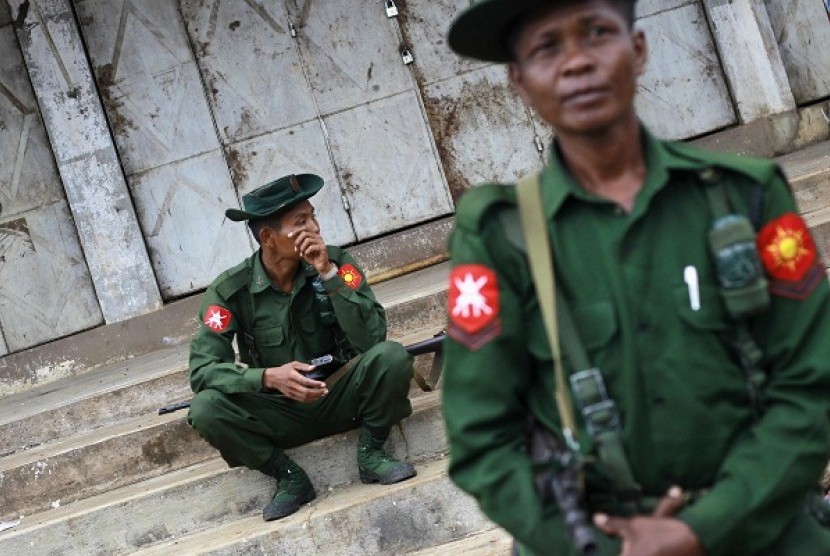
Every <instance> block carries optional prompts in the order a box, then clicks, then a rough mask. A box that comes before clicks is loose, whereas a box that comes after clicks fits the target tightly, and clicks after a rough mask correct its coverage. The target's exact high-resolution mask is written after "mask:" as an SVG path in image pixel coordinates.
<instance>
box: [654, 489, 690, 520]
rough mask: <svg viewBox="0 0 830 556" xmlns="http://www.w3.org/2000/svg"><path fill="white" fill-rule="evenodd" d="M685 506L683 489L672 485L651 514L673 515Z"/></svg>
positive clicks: (659, 515)
mask: <svg viewBox="0 0 830 556" xmlns="http://www.w3.org/2000/svg"><path fill="white" fill-rule="evenodd" d="M682 507H683V489H681V488H680V487H679V486H673V487H671V488H670V489H669V490H668V491H667V492H666V494H665V496H663V498H661V499H660V502H659V503H658V504H657V507H656V508H654V512H652V514H651V515H653V516H654V517H672V516H674V514H676V513H677V512H678V511H679V510H680V508H682Z"/></svg>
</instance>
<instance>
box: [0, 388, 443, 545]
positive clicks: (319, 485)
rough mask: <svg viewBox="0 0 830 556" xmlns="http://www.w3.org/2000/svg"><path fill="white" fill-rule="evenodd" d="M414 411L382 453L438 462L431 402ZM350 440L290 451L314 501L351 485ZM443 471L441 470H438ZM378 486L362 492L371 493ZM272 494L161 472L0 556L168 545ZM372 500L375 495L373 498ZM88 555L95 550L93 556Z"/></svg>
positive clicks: (18, 537)
mask: <svg viewBox="0 0 830 556" xmlns="http://www.w3.org/2000/svg"><path fill="white" fill-rule="evenodd" d="M423 402H428V403H420V404H419V405H420V406H421V407H418V408H417V412H416V414H415V415H413V417H411V418H410V419H407V420H405V421H404V422H403V428H402V431H401V430H398V431H395V432H394V433H393V436H392V439H391V440H390V442H389V451H390V452H392V453H393V454H395V455H396V456H397V457H402V458H406V459H408V460H409V461H412V462H413V463H415V464H416V466H417V469H418V470H419V473H420V470H421V465H422V464H423V463H424V462H428V461H443V458H444V451H445V449H446V439H445V437H444V434H443V424H442V423H441V421H440V411H439V408H438V399H437V395H436V394H433V395H431V399H429V400H427V399H426V398H425V399H424V400H423ZM356 437H357V434H356V432H352V433H347V434H345V435H337V436H333V437H329V438H324V439H321V440H319V441H317V442H313V443H311V444H308V445H306V446H302V447H300V448H297V449H295V450H291V451H289V453H290V454H291V456H292V457H293V458H294V459H295V460H296V461H297V462H298V463H299V464H300V465H301V466H302V467H303V468H304V469H305V470H306V472H307V473H308V474H309V476H310V477H311V480H312V482H313V483H314V485H315V488H316V490H317V493H318V496H323V495H326V494H328V493H330V492H334V491H340V490H342V489H343V487H344V485H347V484H351V483H354V482H355V481H356V480H357V470H356V463H355V445H356ZM441 465H442V466H443V465H446V464H445V463H442V464H441ZM373 487H374V489H377V488H378V487H377V485H367V486H364V487H363V488H365V489H368V490H369V491H372V490H373ZM273 490H274V481H273V479H271V478H269V477H266V476H265V475H262V474H261V473H258V472H256V471H250V470H248V469H244V468H238V469H228V467H227V465H226V464H225V463H224V461H222V460H221V459H219V458H216V457H214V458H212V459H210V460H208V461H205V462H203V463H199V464H196V465H191V466H188V467H185V468H182V469H177V470H174V471H168V472H166V473H164V474H163V475H160V476H158V477H154V478H152V479H148V480H144V481H141V482H137V483H134V484H131V485H127V486H124V487H120V488H114V489H111V490H107V491H105V492H102V493H101V494H98V495H96V496H91V497H86V498H83V499H81V500H78V501H76V502H72V503H70V504H62V505H60V506H59V507H56V508H52V509H49V510H46V511H43V512H40V513H38V514H35V515H32V516H28V517H26V516H24V517H23V518H22V519H21V523H20V524H19V525H18V526H16V527H14V528H13V529H11V530H9V531H6V532H3V533H0V553H2V554H21V553H23V551H24V549H26V548H27V547H29V548H36V551H37V553H38V554H56V553H61V554H89V553H96V554H117V553H124V552H130V551H133V550H136V549H138V548H141V547H142V546H144V545H146V544H150V543H153V542H156V541H159V540H163V539H167V538H178V537H181V536H183V535H185V534H189V533H192V532H194V531H202V530H207V529H213V528H215V527H219V526H222V525H224V524H227V523H230V522H232V521H234V520H236V519H240V518H245V517H252V516H259V515H260V512H261V509H262V507H263V506H265V504H266V503H267V502H268V500H269V499H270V497H271V495H272V494H273ZM373 495H374V494H373ZM93 548H94V550H93Z"/></svg>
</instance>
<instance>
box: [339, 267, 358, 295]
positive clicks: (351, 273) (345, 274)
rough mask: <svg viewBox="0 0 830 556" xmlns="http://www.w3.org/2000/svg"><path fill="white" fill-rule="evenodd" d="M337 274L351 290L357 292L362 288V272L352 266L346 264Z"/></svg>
mask: <svg viewBox="0 0 830 556" xmlns="http://www.w3.org/2000/svg"><path fill="white" fill-rule="evenodd" d="M337 274H339V275H340V277H341V278H343V281H344V282H346V285H347V286H349V287H350V288H351V289H353V290H356V289H357V288H359V287H360V284H362V283H363V276H361V275H360V272H359V271H358V270H357V269H356V268H355V267H354V266H353V265H350V264H344V265H343V266H341V267H340V270H338V271H337Z"/></svg>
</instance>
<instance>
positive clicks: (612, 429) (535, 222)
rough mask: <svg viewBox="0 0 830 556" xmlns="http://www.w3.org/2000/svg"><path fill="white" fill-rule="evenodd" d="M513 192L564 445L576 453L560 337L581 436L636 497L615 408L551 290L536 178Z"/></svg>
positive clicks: (529, 178) (565, 309) (618, 482)
mask: <svg viewBox="0 0 830 556" xmlns="http://www.w3.org/2000/svg"><path fill="white" fill-rule="evenodd" d="M516 192H517V198H518V203H519V217H520V218H519V219H520V220H521V223H522V230H523V232H524V236H525V237H524V239H525V244H526V245H527V255H528V263H529V265H530V271H531V274H532V276H533V282H534V284H535V286H536V294H537V299H538V301H539V309H540V311H541V312H542V319H543V321H544V323H545V331H546V332H547V336H548V342H549V344H550V348H551V354H552V356H553V372H554V378H555V384H556V386H555V387H556V391H555V392H554V398H555V399H556V407H557V411H558V412H559V418H560V420H561V422H562V429H563V433H564V435H565V440H566V441H568V442H569V444H571V448H572V449H575V450H579V446H578V444H577V442H576V441H577V429H576V419H575V415H574V409H573V404H572V401H571V395H570V389H569V384H568V382H569V381H568V379H567V378H566V373H565V369H564V366H563V365H562V354H561V350H560V335H561V340H562V344H563V346H564V348H565V351H566V352H567V354H568V357H569V358H570V360H571V363H572V364H573V366H574V368H576V369H579V370H580V371H579V372H576V373H574V374H573V375H572V376H571V377H570V383H571V384H572V385H573V389H574V391H573V394H574V396H575V398H576V400H577V402H578V403H579V405H580V408H581V413H582V416H583V419H584V421H585V428H586V431H587V432H588V434H589V435H590V436H591V438H592V440H593V441H594V444H595V445H596V447H597V455H598V457H599V463H600V464H601V465H602V467H603V468H604V469H605V471H606V472H607V473H608V476H609V478H610V479H611V480H612V481H613V483H614V485H615V488H616V490H617V491H618V492H627V493H634V494H639V492H640V491H641V489H640V486H639V485H638V484H637V482H636V481H635V480H634V475H633V473H632V472H631V466H630V465H629V463H628V459H627V457H626V455H625V450H624V447H623V439H622V425H621V420H620V418H619V411H618V409H617V406H616V404H615V402H614V400H612V399H611V398H610V397H609V396H608V394H607V391H606V389H605V384H604V381H603V379H602V375H601V373H600V371H599V369H597V368H593V367H591V365H590V363H589V360H588V356H587V353H586V351H585V348H584V347H583V344H582V342H581V340H580V338H579V333H578V331H577V329H576V327H575V325H574V322H573V318H572V316H571V313H570V309H569V307H568V303H567V301H566V299H565V297H564V295H563V294H562V292H561V291H560V290H559V289H558V288H557V287H556V272H555V269H554V265H553V255H552V249H551V244H550V235H549V230H548V228H547V224H546V222H545V215H544V207H543V204H542V194H541V183H540V175H539V174H538V173H536V174H532V175H530V176H527V177H525V178H523V179H521V180H520V181H519V182H518V183H517V185H516Z"/></svg>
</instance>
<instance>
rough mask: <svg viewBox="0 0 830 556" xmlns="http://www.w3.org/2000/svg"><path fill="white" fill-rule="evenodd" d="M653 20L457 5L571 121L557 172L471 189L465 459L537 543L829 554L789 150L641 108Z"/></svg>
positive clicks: (671, 555)
mask: <svg viewBox="0 0 830 556" xmlns="http://www.w3.org/2000/svg"><path fill="white" fill-rule="evenodd" d="M633 19H634V0H628V1H626V0H584V1H580V0H481V1H478V2H475V3H473V5H471V6H470V7H469V8H467V9H466V10H465V11H464V12H462V13H461V14H460V15H459V17H458V18H457V19H456V20H455V21H454V22H453V23H452V26H451V28H450V31H449V44H450V46H451V47H452V48H453V49H454V50H455V51H456V52H458V53H459V54H461V55H464V56H469V57H473V58H477V59H480V60H486V61H495V62H504V63H507V64H508V72H509V78H510V81H511V82H512V84H513V86H514V88H515V89H516V91H517V92H518V93H519V95H520V96H521V97H522V99H523V100H524V102H525V103H526V104H527V105H528V106H530V107H531V108H533V109H534V110H535V111H536V113H537V114H538V115H539V116H540V117H541V118H542V119H543V120H545V121H547V122H548V123H549V124H551V125H552V126H553V128H554V131H555V134H556V139H555V141H554V144H553V148H552V149H551V151H552V152H551V156H550V160H549V163H548V164H547V165H546V166H545V167H544V168H543V169H542V171H541V173H540V174H539V175H538V176H536V177H532V178H531V179H530V180H522V181H521V182H520V184H519V185H518V187H516V186H512V185H498V184H487V185H483V186H481V187H478V188H475V189H473V190H471V191H469V192H468V193H467V194H466V195H465V196H464V198H463V199H462V201H461V202H460V204H459V206H458V210H457V214H456V227H455V230H454V232H453V234H452V237H451V240H450V250H451V256H452V261H453V270H452V272H451V276H450V292H449V319H450V320H449V325H448V336H449V338H448V340H447V342H446V346H445V367H444V368H445V371H444V380H445V383H444V387H443V407H444V413H445V418H446V424H447V430H448V435H449V440H450V446H451V453H450V457H451V459H450V475H451V477H452V479H453V480H454V481H455V482H456V483H457V484H458V485H459V486H461V488H463V489H464V490H466V491H468V492H469V493H471V494H472V495H473V496H475V497H476V498H477V499H478V501H479V504H480V505H481V508H482V510H483V511H484V512H485V513H486V514H487V515H488V516H489V517H490V518H492V519H493V520H494V521H495V522H496V523H498V524H500V525H502V526H503V527H504V528H505V529H507V531H509V532H510V533H511V534H512V535H513V536H514V538H515V539H516V541H517V547H518V549H519V551H520V552H521V553H523V554H551V555H567V554H574V553H576V549H577V548H579V549H582V550H583V552H584V553H593V554H600V555H617V554H622V555H623V556H658V555H665V556H693V555H703V554H708V555H710V556H737V555H741V556H750V555H759V556H760V555H764V556H766V555H769V556H821V555H824V556H826V555H827V554H830V531H828V530H826V529H824V528H822V527H821V526H820V525H819V523H818V522H817V521H816V520H815V519H814V517H813V516H812V515H810V514H808V513H807V512H806V511H805V507H806V504H805V502H806V500H807V498H808V493H809V492H810V491H811V489H813V488H814V487H815V486H816V485H817V481H818V478H819V475H820V473H821V470H822V468H823V467H824V465H825V464H826V463H827V460H828V456H830V426H828V412H829V411H830V341H828V338H830V288H828V284H827V280H826V279H825V278H826V276H825V270H824V268H823V266H822V265H821V262H820V259H819V256H818V254H817V252H816V246H815V244H814V242H813V240H812V238H811V237H810V233H809V231H808V229H807V227H806V226H805V224H804V222H803V220H802V219H801V218H800V217H799V216H798V214H797V209H796V206H795V204H794V202H793V198H792V195H791V193H790V190H789V188H788V186H787V183H786V181H785V179H784V177H783V176H782V174H781V172H780V170H779V169H778V168H777V167H776V166H775V165H774V164H773V163H770V162H767V161H763V160H758V159H751V158H741V157H737V156H731V155H726V154H720V153H711V152H706V151H703V150H700V149H697V148H695V147H692V146H690V145H686V144H682V143H670V142H664V141H660V140H658V139H656V138H654V137H653V136H652V135H651V134H650V133H649V132H648V130H647V129H645V128H644V127H643V125H642V124H641V122H640V121H639V119H638V117H637V115H636V113H635V109H634V94H635V90H636V82H637V78H638V76H640V75H641V74H642V72H643V69H644V66H645V61H646V37H645V35H644V34H643V32H642V31H640V30H637V29H635V28H634V27H633ZM526 192H527V193H528V194H529V195H540V196H541V197H540V199H539V201H538V202H536V203H535V204H534V203H533V202H529V203H525V202H524V201H523V199H524V195H525V193H526ZM517 205H518V207H519V208H517ZM520 215H521V217H520ZM533 215H538V223H539V227H538V229H539V230H540V233H537V234H533V233H530V234H528V233H527V231H526V227H530V226H531V225H532V224H530V223H531V222H533V221H532V220H531V218H527V216H533ZM540 238H541V240H540ZM545 238H547V241H549V247H548V246H547V245H544V242H545V241H546V239H545ZM537 241H539V243H541V244H542V245H543V246H544V247H543V248H538V247H537V246H538V244H537V243H536V242H537ZM546 253H547V254H548V255H546ZM551 253H552V259H553V266H555V268H556V271H555V273H554V272H553V270H552V268H551V265H550V264H548V265H547V277H548V278H549V279H545V276H544V274H545V265H544V264H538V263H537V260H536V257H537V256H538V257H539V259H543V258H544V257H545V256H549V254H551ZM537 269H540V270H539V274H538V276H535V273H536V272H537ZM554 276H555V281H554ZM537 282H541V283H540V284H539V286H538V287H536V286H535V285H534V284H535V283H537ZM554 284H555V285H554ZM554 288H555V293H554ZM545 299H549V300H550V301H551V302H548V301H544V302H543V301H540V300H545ZM554 303H555V305H556V307H557V310H556V315H557V316H558V318H557V316H554V317H552V318H549V319H548V320H549V322H550V325H548V326H545V324H547V323H544V320H545V319H544V318H543V317H544V316H545V314H546V312H547V314H549V315H550V314H553V313H554V311H553V310H552V309H553V305H554ZM548 310H550V311H549V312H548ZM557 321H558V324H559V329H560V331H561V334H557V333H556V332H555V327H554V326H553V323H554V322H557ZM543 323H544V324H543ZM546 330H548V331H549V330H554V331H553V333H550V332H548V333H547V335H546ZM549 337H550V338H551V340H549V339H548V338H549ZM560 338H561V348H562V357H561V365H560V366H559V367H558V368H559V370H560V373H559V374H558V376H556V377H555V373H554V370H553V369H554V361H556V360H558V359H560V358H559V357H558V354H559V349H558V346H557V344H558V343H560V342H559V339H560ZM563 369H564V370H563ZM553 393H555V395H556V396H557V403H554V395H553ZM571 408H573V409H571ZM529 419H531V420H532V421H533V425H532V426H530V427H529V425H528V420H529ZM529 430H532V431H534V432H533V435H532V436H533V438H537V437H538V436H539V435H538V434H537V433H538V431H539V430H542V431H549V432H545V433H544V434H542V435H541V437H542V438H543V439H547V440H546V441H547V444H548V445H547V448H546V449H542V450H541V451H539V446H540V445H542V448H545V446H544V443H539V442H534V443H533V445H532V452H533V453H537V452H538V453H541V454H547V457H546V459H545V460H536V459H532V458H531V453H530V452H529V451H528V449H527V446H528V443H529V437H531V434H530V433H529V432H528V431H529ZM574 471H575V472H574ZM554 498H555V499H556V501H557V502H558V504H557V503H556V502H554V500H553V499H554ZM564 516H567V519H565V517H564ZM592 550H593V552H592Z"/></svg>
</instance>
